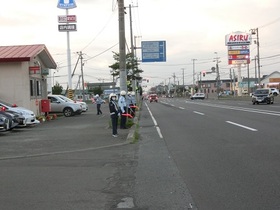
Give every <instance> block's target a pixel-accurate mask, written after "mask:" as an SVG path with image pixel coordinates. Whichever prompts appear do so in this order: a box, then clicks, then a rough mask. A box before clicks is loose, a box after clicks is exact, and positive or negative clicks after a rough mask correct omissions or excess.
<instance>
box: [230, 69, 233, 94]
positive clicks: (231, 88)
mask: <svg viewBox="0 0 280 210" xmlns="http://www.w3.org/2000/svg"><path fill="white" fill-rule="evenodd" d="M229 78H230V91H232V90H233V87H232V83H233V82H232V74H231V68H230V69H229Z"/></svg>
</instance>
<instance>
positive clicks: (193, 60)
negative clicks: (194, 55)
mask: <svg viewBox="0 0 280 210" xmlns="http://www.w3.org/2000/svg"><path fill="white" fill-rule="evenodd" d="M195 61H196V59H192V62H193V88H192V95H193V94H194V87H195Z"/></svg>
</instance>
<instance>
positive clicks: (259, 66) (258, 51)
mask: <svg viewBox="0 0 280 210" xmlns="http://www.w3.org/2000/svg"><path fill="white" fill-rule="evenodd" d="M256 31H257V53H258V84H259V88H260V87H261V65H260V40H259V29H258V28H256Z"/></svg>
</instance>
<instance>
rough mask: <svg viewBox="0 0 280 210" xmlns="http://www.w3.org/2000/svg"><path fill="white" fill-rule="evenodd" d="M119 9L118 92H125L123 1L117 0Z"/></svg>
mask: <svg viewBox="0 0 280 210" xmlns="http://www.w3.org/2000/svg"><path fill="white" fill-rule="evenodd" d="M118 7H119V53H120V67H119V68H120V90H121V91H122V90H124V91H126V92H127V84H126V80H127V74H126V53H125V23H124V14H125V13H124V0H118Z"/></svg>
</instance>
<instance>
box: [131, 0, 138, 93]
mask: <svg viewBox="0 0 280 210" xmlns="http://www.w3.org/2000/svg"><path fill="white" fill-rule="evenodd" d="M129 17H130V42H131V57H132V62H133V65H131V66H132V68H134V69H131V70H132V73H133V77H135V75H134V70H135V68H136V66H134V64H135V55H134V44H133V29H132V15H131V4H130V5H129ZM136 62H137V61H136ZM135 83H136V80H135V78H132V90H133V91H134V92H135V89H136V84H135Z"/></svg>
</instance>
